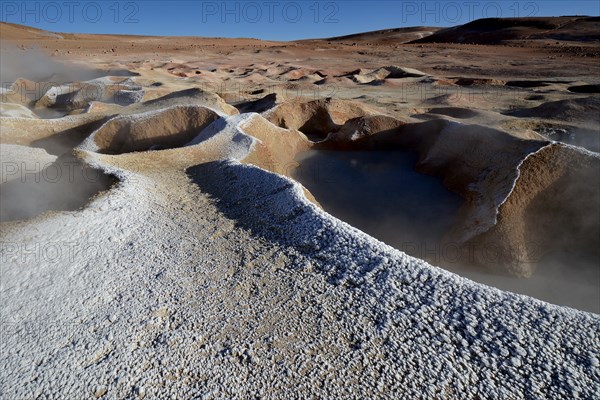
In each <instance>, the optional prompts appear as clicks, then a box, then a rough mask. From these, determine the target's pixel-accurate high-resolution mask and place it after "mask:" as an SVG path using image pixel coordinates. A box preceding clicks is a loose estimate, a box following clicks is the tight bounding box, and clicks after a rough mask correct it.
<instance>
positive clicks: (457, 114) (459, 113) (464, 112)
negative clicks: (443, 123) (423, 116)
mask: <svg viewBox="0 0 600 400" xmlns="http://www.w3.org/2000/svg"><path fill="white" fill-rule="evenodd" d="M427 112H428V113H430V114H439V115H447V116H449V117H452V118H458V119H469V118H474V117H476V116H477V115H479V114H478V113H477V111H474V110H472V109H468V108H460V107H434V108H430V109H429V110H428V111H427Z"/></svg>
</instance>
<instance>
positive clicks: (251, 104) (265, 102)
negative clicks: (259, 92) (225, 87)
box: [235, 93, 277, 113]
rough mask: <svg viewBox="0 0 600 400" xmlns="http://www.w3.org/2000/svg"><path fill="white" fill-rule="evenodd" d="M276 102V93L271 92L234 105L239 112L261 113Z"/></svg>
mask: <svg viewBox="0 0 600 400" xmlns="http://www.w3.org/2000/svg"><path fill="white" fill-rule="evenodd" d="M276 103H277V94H275V93H271V94H268V95H266V96H265V97H263V98H260V99H258V100H250V101H245V102H243V103H239V104H236V105H235V108H237V109H238V111H239V112H240V113H248V112H256V113H262V112H264V111H267V110H269V109H271V108H273V107H275V104H276Z"/></svg>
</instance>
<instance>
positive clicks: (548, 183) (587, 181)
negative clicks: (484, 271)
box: [473, 144, 600, 276]
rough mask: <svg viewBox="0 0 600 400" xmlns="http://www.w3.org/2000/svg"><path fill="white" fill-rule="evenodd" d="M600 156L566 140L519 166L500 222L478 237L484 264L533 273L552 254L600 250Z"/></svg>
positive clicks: (476, 245)
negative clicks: (538, 264)
mask: <svg viewBox="0 0 600 400" xmlns="http://www.w3.org/2000/svg"><path fill="white" fill-rule="evenodd" d="M599 181H600V156H598V155H597V154H594V153H589V152H586V151H585V150H581V149H578V148H575V147H569V146H565V145H562V144H553V145H550V146H546V147H544V148H542V149H541V150H539V151H538V152H536V153H534V154H532V155H530V156H529V157H528V158H526V159H525V160H524V161H523V163H522V164H521V166H520V167H519V177H518V179H517V180H516V182H515V186H514V188H513V190H512V192H511V193H510V195H509V196H508V198H507V199H506V200H505V201H504V203H503V204H502V205H501V206H500V208H499V214H498V222H497V224H496V225H495V226H494V227H493V228H491V229H490V230H489V231H487V232H486V233H484V234H482V235H481V236H479V237H477V238H475V239H474V243H473V244H474V245H475V246H474V248H477V249H484V251H481V252H478V253H477V254H476V255H477V257H478V261H479V262H481V264H482V265H485V266H489V267H492V268H493V267H495V266H497V265H498V264H500V265H501V266H503V267H504V268H507V269H508V271H509V272H510V273H511V274H514V275H517V276H530V275H531V274H532V273H533V272H534V271H535V268H536V265H537V262H538V261H539V260H540V259H541V258H542V257H543V256H544V255H546V254H549V253H552V252H561V251H569V252H577V251H585V252H591V253H595V254H596V255H597V254H598V253H599V252H600V210H599V209H598V204H600V187H598V184H597V182H599Z"/></svg>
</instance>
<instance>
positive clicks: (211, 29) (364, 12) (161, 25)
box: [0, 0, 600, 40]
mask: <svg viewBox="0 0 600 400" xmlns="http://www.w3.org/2000/svg"><path fill="white" fill-rule="evenodd" d="M0 7H1V15H0V19H1V20H2V21H6V22H14V23H19V24H25V25H30V26H35V27H38V28H42V29H46V30H51V31H56V32H81V33H127V34H140V35H185V36H188V35H189V36H211V37H255V38H260V39H271V40H293V39H304V38H314V37H329V36H338V35H344V34H349V33H356V32H364V31H370V30H377V29H384V28H397V27H403V26H418V25H427V26H452V25H458V24H463V23H466V22H468V21H472V20H474V19H479V18H485V17H496V16H502V17H515V16H520V17H525V16H559V15H600V1H598V0H580V1H570V0H547V1H515V0H507V1H502V0H499V1H478V0H456V1H452V0H450V1H423V0H418V1H405V0H402V1H400V0H397V1H368V0H365V1H354V0H344V1H315V0H307V1H303V0H295V1H285V0H283V1H279V0H265V1H261V0H258V1H114V0H108V1H85V0H64V1H63V0H57V1H10V0H4V1H3V2H2V4H1V6H0Z"/></svg>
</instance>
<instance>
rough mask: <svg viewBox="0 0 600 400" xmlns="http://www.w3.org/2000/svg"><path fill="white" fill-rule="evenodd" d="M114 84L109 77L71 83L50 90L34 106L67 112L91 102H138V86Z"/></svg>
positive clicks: (141, 97) (140, 90) (139, 93)
mask: <svg viewBox="0 0 600 400" xmlns="http://www.w3.org/2000/svg"><path fill="white" fill-rule="evenodd" d="M127 83H128V82H126V83H114V82H113V81H112V80H111V79H109V77H105V78H103V79H96V80H92V81H87V82H72V83H69V84H67V85H62V86H54V87H52V88H50V89H49V90H48V91H47V92H46V93H45V94H44V95H43V96H42V97H41V98H40V99H39V100H38V101H37V102H36V104H35V106H36V108H42V107H54V108H63V109H67V110H72V109H78V108H83V107H86V106H88V105H89V103H90V102H92V101H102V102H105V103H115V104H119V105H129V104H133V103H138V102H140V101H141V100H142V99H143V97H144V91H143V89H142V88H141V87H139V86H133V85H130V84H127Z"/></svg>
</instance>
